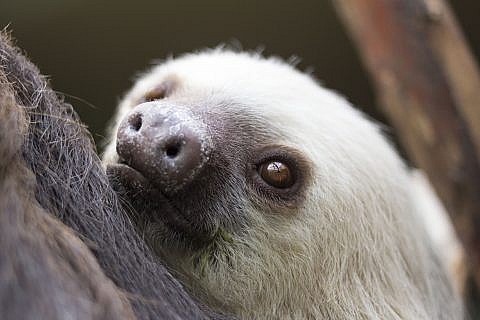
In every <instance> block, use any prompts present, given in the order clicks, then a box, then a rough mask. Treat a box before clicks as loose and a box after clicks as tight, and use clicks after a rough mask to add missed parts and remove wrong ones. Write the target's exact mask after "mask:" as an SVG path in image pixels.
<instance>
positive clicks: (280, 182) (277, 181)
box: [258, 160, 295, 189]
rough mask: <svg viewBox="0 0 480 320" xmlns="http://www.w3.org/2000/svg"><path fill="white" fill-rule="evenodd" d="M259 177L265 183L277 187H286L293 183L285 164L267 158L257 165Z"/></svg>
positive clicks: (289, 170) (290, 172)
mask: <svg viewBox="0 0 480 320" xmlns="http://www.w3.org/2000/svg"><path fill="white" fill-rule="evenodd" d="M258 173H259V175H260V177H261V178H262V179H263V181H265V182H266V183H267V184H269V185H271V186H272V187H275V188H278V189H286V188H289V187H291V186H292V185H293V183H294V182H295V179H294V177H293V174H292V171H291V169H290V168H289V166H288V165H287V164H285V163H284V162H281V161H278V160H269V161H266V162H264V163H262V164H261V165H260V166H259V167H258Z"/></svg>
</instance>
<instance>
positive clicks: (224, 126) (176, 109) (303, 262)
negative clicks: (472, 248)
mask: <svg viewBox="0 0 480 320" xmlns="http://www.w3.org/2000/svg"><path fill="white" fill-rule="evenodd" d="M113 132H114V137H113V139H112V140H113V141H112V143H111V144H110V145H109V147H108V148H107V151H106V154H105V162H106V164H107V165H108V167H107V168H108V169H107V170H108V173H109V176H110V179H111V181H112V184H113V185H114V186H115V188H116V190H117V191H118V192H119V193H120V194H122V196H123V197H124V198H125V199H127V200H128V201H129V202H130V204H131V206H132V207H133V209H134V211H135V214H134V215H133V218H134V221H135V223H136V224H137V227H138V230H139V232H140V233H141V234H142V235H143V236H144V237H145V239H146V240H147V242H148V243H149V245H150V247H151V248H152V249H153V250H154V251H155V252H156V253H157V254H158V255H159V256H161V257H162V259H163V260H164V261H165V262H166V263H167V265H168V266H169V267H170V268H171V269H172V270H173V272H174V273H175V274H176V275H177V276H178V277H179V279H180V280H181V281H183V282H184V283H185V284H186V286H187V287H188V288H189V290H191V292H193V293H194V294H195V295H196V296H197V297H198V298H199V299H202V300H204V301H205V302H206V303H207V304H209V305H210V306H212V307H213V308H216V309H218V310H221V311H225V312H228V313H234V314H237V315H240V316H245V317H247V318H251V317H253V318H255V317H260V318H262V315H263V316H264V315H273V316H277V317H280V318H282V316H286V315H289V317H290V316H291V317H294V318H295V316H298V317H300V318H303V317H313V318H319V317H321V316H324V317H327V318H331V319H337V318H339V319H340V318H342V317H343V319H345V318H351V317H356V316H359V315H360V316H362V315H363V316H365V315H368V314H371V315H376V316H379V318H382V317H383V316H384V318H392V319H393V318H397V316H398V315H401V316H402V315H403V316H406V318H408V317H410V316H412V317H413V318H417V319H420V318H422V317H424V316H425V318H428V317H429V316H431V314H432V313H434V312H435V311H433V310H431V309H432V308H429V307H425V304H426V303H425V301H427V300H428V301H430V300H429V299H430V298H432V299H433V300H434V298H433V295H434V294H433V293H432V292H433V291H432V288H431V287H432V286H431V285H430V282H429V279H430V277H431V274H433V273H432V272H433V271H432V267H431V265H430V263H429V261H430V260H431V255H430V253H429V249H428V244H427V242H426V240H425V239H424V237H423V230H422V229H421V228H417V224H416V218H415V214H414V208H413V206H412V201H411V200H410V195H409V192H408V188H409V187H408V179H407V175H406V171H405V169H404V166H403V164H402V162H401V161H400V160H399V158H398V157H397V155H396V154H395V152H394V151H392V149H391V148H390V146H389V144H388V142H386V140H385V139H384V138H383V136H382V135H381V133H380V130H379V129H378V128H377V126H376V125H374V124H372V123H371V122H370V121H368V120H367V119H365V118H364V117H363V116H362V115H361V114H360V113H359V112H357V111H355V110H354V109H353V108H352V107H351V106H350V105H349V103H348V102H347V101H346V100H344V99H343V98H341V97H339V96H338V95H337V94H335V93H333V92H332V91H329V90H327V89H324V88H322V87H321V86H320V85H319V84H318V83H316V81H314V80H313V79H312V78H311V77H310V76H308V75H305V74H303V73H301V72H298V71H296V70H295V69H294V68H293V67H292V66H290V65H288V64H286V63H283V62H281V61H280V60H278V59H274V58H270V59H265V58H262V57H260V56H258V55H256V54H248V53H234V52H229V51H224V50H212V51H207V52H203V53H198V54H192V55H186V56H183V57H181V58H179V59H176V60H171V61H167V62H165V63H163V64H161V65H159V66H156V67H155V68H153V70H151V71H150V72H148V73H146V74H145V75H144V76H143V77H141V78H140V79H139V80H138V81H137V82H136V84H135V86H134V87H133V89H132V90H131V91H130V92H129V93H128V94H127V95H126V97H125V99H124V100H123V101H122V103H121V105H120V107H119V111H118V116H117V122H116V125H115V128H114V130H113ZM431 291H432V292H431ZM437 291H438V292H440V291H441V290H440V291H439V290H437ZM437 298H438V297H437ZM435 299H436V298H435ZM433 300H432V301H433ZM432 305H433V303H432ZM404 306H408V308H405V307H404ZM427 312H429V313H430V314H428V313H427ZM393 316H394V317H393Z"/></svg>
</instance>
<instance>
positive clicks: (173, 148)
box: [165, 142, 182, 158]
mask: <svg viewBox="0 0 480 320" xmlns="http://www.w3.org/2000/svg"><path fill="white" fill-rule="evenodd" d="M181 147H182V146H181V143H180V142H174V143H171V144H169V145H167V146H166V147H165V154H166V155H167V157H169V158H176V157H177V156H178V154H179V153H180V148H181Z"/></svg>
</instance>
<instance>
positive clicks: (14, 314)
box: [0, 33, 221, 319]
mask: <svg viewBox="0 0 480 320" xmlns="http://www.w3.org/2000/svg"><path fill="white" fill-rule="evenodd" d="M0 83H1V87H0V98H1V100H0V104H1V105H0V107H1V110H0V111H1V112H0V119H1V124H0V231H1V234H0V248H1V250H0V318H2V319H33V318H35V319H39V318H41V319H130V318H133V317H134V316H135V317H137V318H138V319H206V318H209V316H208V313H207V312H204V311H202V310H201V309H200V307H199V306H198V305H197V303H196V302H195V301H193V300H192V299H191V298H190V297H189V295H188V294H187V293H186V292H185V291H184V289H183V288H182V286H181V285H180V284H179V283H178V282H177V281H176V280H175V279H174V278H173V277H172V276H171V275H170V274H169V273H168V271H167V270H166V269H165V268H164V267H163V265H162V263H161V262H160V261H159V260H158V259H157V258H156V257H154V256H153V255H152V254H151V253H150V251H149V250H148V248H147V247H146V246H145V244H144V242H143V240H142V239H140V237H139V236H138V235H137V233H136V232H135V229H134V228H133V226H132V224H131V223H130V221H129V219H128V217H127V215H126V213H125V210H124V209H123V208H122V207H121V206H120V203H119V201H118V199H117V196H116V194H115V193H114V192H113V190H112V189H111V188H110V186H109V184H108V181H107V177H106V175H105V173H104V170H103V169H102V166H101V163H100V160H99V159H98V157H97V155H96V153H95V149H94V146H93V144H92V139H91V137H90V135H89V133H88V132H87V130H86V129H85V128H84V127H83V126H82V125H81V124H80V122H79V121H78V118H77V116H76V114H75V112H74V111H73V109H72V108H71V106H69V105H68V104H65V103H64V102H62V100H61V99H59V98H58V97H57V95H56V94H55V93H54V92H53V91H52V90H51V89H50V88H49V86H48V83H47V81H46V80H45V78H44V77H42V76H41V75H40V74H39V72H38V70H37V69H36V68H35V67H34V66H33V65H32V64H31V63H30V62H29V61H28V60H26V59H25V58H24V57H23V56H22V55H21V53H20V52H19V51H18V50H17V49H16V48H15V47H13V46H12V45H11V43H10V40H9V38H8V36H7V35H5V34H4V33H2V34H0ZM20 108H22V109H20ZM22 110H23V111H22ZM22 154H23V157H22ZM22 158H23V159H24V160H23V159H22ZM24 161H25V162H24ZM24 163H26V166H25V165H24ZM27 168H28V169H27ZM32 173H33V175H32ZM37 201H38V203H37ZM47 213H48V214H47ZM66 226H68V227H70V228H71V229H73V232H75V234H76V235H77V236H78V237H79V238H80V239H81V240H82V241H80V240H79V239H78V238H77V237H76V236H74V235H73V233H72V231H70V230H69V228H67V227H66ZM82 242H83V243H82ZM84 243H85V244H87V245H88V247H89V249H90V250H91V251H92V252H93V253H94V255H95V257H96V261H95V258H94V257H93V256H92V254H91V252H90V250H88V249H87V248H86V247H85V245H84ZM97 262H98V264H97ZM100 268H101V269H100ZM107 277H108V278H107ZM110 280H111V281H110ZM112 282H113V283H114V284H115V285H114V284H113V283H112ZM125 297H126V298H127V299H128V301H127V299H125ZM130 304H131V306H130ZM132 310H133V313H132ZM212 317H213V318H221V317H220V316H216V315H212Z"/></svg>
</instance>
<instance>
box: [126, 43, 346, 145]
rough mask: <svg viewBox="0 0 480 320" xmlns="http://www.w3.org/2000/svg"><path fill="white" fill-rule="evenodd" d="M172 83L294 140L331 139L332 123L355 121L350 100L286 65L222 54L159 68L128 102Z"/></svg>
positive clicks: (140, 83)
mask: <svg viewBox="0 0 480 320" xmlns="http://www.w3.org/2000/svg"><path fill="white" fill-rule="evenodd" d="M169 78H170V79H171V78H173V79H175V81H176V82H178V83H177V85H178V87H179V89H180V90H179V91H180V93H179V95H181V96H183V97H189V98H192V97H193V99H198V100H199V101H202V100H203V101H205V100H209V101H215V99H219V100H230V101H238V102H240V103H241V104H242V105H243V106H247V107H248V108H249V109H250V111H251V112H253V113H257V114H259V115H261V116H262V117H263V118H265V119H267V120H269V121H271V122H272V123H274V124H276V126H277V127H278V128H283V131H285V132H286V133H288V134H289V135H291V136H292V139H294V138H295V137H294V136H295V135H297V136H299V137H298V138H299V139H304V138H305V137H304V136H303V135H302V132H305V133H307V132H308V135H309V136H312V135H314V136H317V137H321V136H322V135H323V134H329V135H331V134H332V133H333V132H332V128H330V127H331V126H332V123H336V124H337V125H340V126H341V124H342V122H350V121H352V114H351V113H352V110H351V108H350V105H349V103H348V102H347V101H346V100H345V99H343V98H342V97H340V96H339V95H337V94H335V93H334V92H332V91H330V90H327V89H325V88H323V87H321V86H320V85H319V84H318V83H317V82H316V81H315V80H314V79H312V77H310V76H309V75H306V74H304V73H301V72H299V71H298V70H296V69H295V68H294V67H292V66H291V65H289V64H287V63H285V62H283V61H281V60H280V59H278V58H263V57H261V56H260V55H259V54H255V53H246V52H241V53H238V52H231V51H224V50H219V49H217V50H210V51H204V52H201V53H196V54H188V55H184V56H182V57H180V58H177V59H171V60H167V61H166V62H164V63H162V64H160V65H158V66H156V67H154V68H153V69H152V70H150V71H149V72H147V73H146V74H145V75H144V76H143V77H141V78H140V79H139V80H138V81H137V82H136V85H135V86H134V88H133V90H132V91H131V93H130V94H129V98H130V99H127V100H130V101H135V99H138V98H140V97H141V96H142V95H144V94H145V92H146V91H148V90H150V89H151V88H153V87H155V86H156V85H158V84H160V83H161V82H162V81H165V79H169ZM353 118H355V116H354V117H353ZM353 121H355V119H353ZM299 128H304V130H299ZM294 133H295V134H294Z"/></svg>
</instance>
